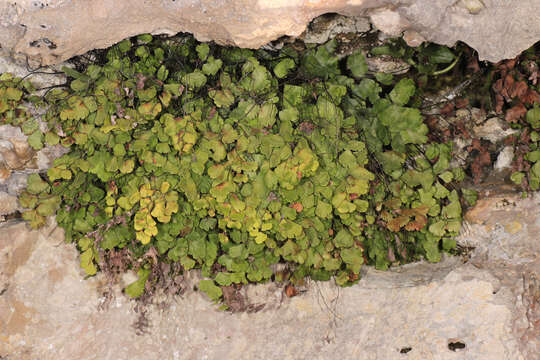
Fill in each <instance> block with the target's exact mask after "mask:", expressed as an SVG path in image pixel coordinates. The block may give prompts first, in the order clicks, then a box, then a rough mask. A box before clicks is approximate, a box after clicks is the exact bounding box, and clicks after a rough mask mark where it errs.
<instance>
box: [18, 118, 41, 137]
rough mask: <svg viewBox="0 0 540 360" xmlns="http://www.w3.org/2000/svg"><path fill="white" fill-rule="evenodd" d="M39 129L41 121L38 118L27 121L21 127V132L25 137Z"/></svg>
mask: <svg viewBox="0 0 540 360" xmlns="http://www.w3.org/2000/svg"><path fill="white" fill-rule="evenodd" d="M38 129H39V121H38V119H36V118H33V117H32V118H30V119H27V120H26V121H25V122H24V123H23V124H22V126H21V130H22V131H23V133H24V134H25V135H30V134H32V133H33V132H34V131H36V130H38Z"/></svg>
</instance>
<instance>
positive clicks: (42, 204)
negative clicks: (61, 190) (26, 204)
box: [36, 195, 62, 216]
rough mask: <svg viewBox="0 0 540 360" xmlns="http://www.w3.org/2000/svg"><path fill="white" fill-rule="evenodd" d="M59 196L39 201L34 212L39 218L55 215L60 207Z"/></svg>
mask: <svg viewBox="0 0 540 360" xmlns="http://www.w3.org/2000/svg"><path fill="white" fill-rule="evenodd" d="M61 200H62V199H61V198H60V196H57V195H53V196H48V197H46V198H41V199H40V200H39V205H38V207H37V208H36V211H37V213H38V214H39V215H41V216H51V215H54V214H55V213H56V210H58V208H59V207H60V202H61Z"/></svg>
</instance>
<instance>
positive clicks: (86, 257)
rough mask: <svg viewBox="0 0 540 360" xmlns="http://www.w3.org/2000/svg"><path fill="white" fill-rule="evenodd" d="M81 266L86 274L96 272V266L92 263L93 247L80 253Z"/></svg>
mask: <svg viewBox="0 0 540 360" xmlns="http://www.w3.org/2000/svg"><path fill="white" fill-rule="evenodd" d="M81 268H83V270H84V272H85V273H86V275H89V276H92V275H95V274H96V272H97V268H96V265H95V264H94V251H93V249H87V250H85V251H83V253H82V254H81Z"/></svg>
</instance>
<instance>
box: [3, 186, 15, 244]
mask: <svg viewBox="0 0 540 360" xmlns="http://www.w3.org/2000/svg"><path fill="white" fill-rule="evenodd" d="M17 210H19V203H18V201H17V196H15V195H10V194H8V193H6V192H4V191H0V216H2V215H8V214H11V213H13V212H15V211H17ZM0 236H2V235H0Z"/></svg>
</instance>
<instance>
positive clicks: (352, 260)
mask: <svg viewBox="0 0 540 360" xmlns="http://www.w3.org/2000/svg"><path fill="white" fill-rule="evenodd" d="M339 255H340V256H341V259H343V262H344V263H345V264H347V265H349V266H350V268H351V270H352V271H353V272H354V273H355V274H358V273H359V272H360V268H361V267H362V264H363V263H364V256H363V252H362V249H357V248H349V249H342V250H341V252H340V254H339Z"/></svg>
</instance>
